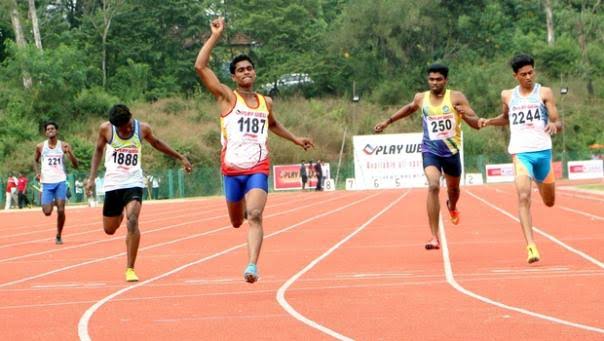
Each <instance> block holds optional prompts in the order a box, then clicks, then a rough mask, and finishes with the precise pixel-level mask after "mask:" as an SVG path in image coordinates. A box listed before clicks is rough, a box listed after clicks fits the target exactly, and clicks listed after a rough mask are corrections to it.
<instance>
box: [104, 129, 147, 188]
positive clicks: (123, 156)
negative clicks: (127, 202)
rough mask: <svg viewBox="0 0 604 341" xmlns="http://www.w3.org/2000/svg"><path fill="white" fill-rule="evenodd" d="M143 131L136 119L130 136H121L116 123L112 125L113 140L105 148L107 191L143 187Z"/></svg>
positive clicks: (105, 186)
mask: <svg viewBox="0 0 604 341" xmlns="http://www.w3.org/2000/svg"><path fill="white" fill-rule="evenodd" d="M141 150H142V143H141V131H140V123H139V122H138V120H134V130H133V132H132V135H131V136H130V137H128V138H121V137H120V136H119V135H118V133H117V129H116V128H115V126H114V125H111V141H109V142H108V143H107V148H105V178H104V179H103V189H104V190H105V192H108V191H113V190H116V189H124V188H132V187H142V188H144V187H145V185H144V183H143V169H142V168H141Z"/></svg>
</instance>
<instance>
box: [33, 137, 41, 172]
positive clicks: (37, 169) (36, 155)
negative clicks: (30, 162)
mask: <svg viewBox="0 0 604 341" xmlns="http://www.w3.org/2000/svg"><path fill="white" fill-rule="evenodd" d="M41 156H42V144H41V143H40V144H38V145H37V146H36V151H35V152H34V172H35V173H36V180H38V181H40V167H39V164H40V157H41Z"/></svg>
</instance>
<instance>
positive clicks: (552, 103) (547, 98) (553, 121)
mask: <svg viewBox="0 0 604 341" xmlns="http://www.w3.org/2000/svg"><path fill="white" fill-rule="evenodd" d="M541 98H542V99H543V103H544V104H545V107H546V108H547V114H548V122H547V125H546V126H545V132H546V133H548V134H552V135H553V134H555V133H557V132H559V131H560V130H562V121H561V120H560V115H559V114H558V109H557V108H556V100H555V98H554V94H553V92H552V89H551V88H548V87H541Z"/></svg>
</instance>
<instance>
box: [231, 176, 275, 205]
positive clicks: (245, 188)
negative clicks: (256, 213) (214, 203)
mask: <svg viewBox="0 0 604 341" xmlns="http://www.w3.org/2000/svg"><path fill="white" fill-rule="evenodd" d="M254 188H259V189H261V190H263V191H265V192H267V193H268V175H266V174H264V173H256V174H248V175H225V176H224V194H225V195H226V200H227V201H230V202H237V201H240V200H241V199H243V197H244V196H245V195H246V194H247V192H249V191H250V190H252V189H254Z"/></svg>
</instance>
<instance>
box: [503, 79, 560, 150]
mask: <svg viewBox="0 0 604 341" xmlns="http://www.w3.org/2000/svg"><path fill="white" fill-rule="evenodd" d="M540 90H541V84H538V83H536V84H535V86H534V87H533V91H532V92H531V93H530V94H529V95H528V96H521V95H520V87H519V86H516V87H515V88H514V90H512V97H511V99H510V101H509V102H508V108H509V113H508V116H509V121H510V144H509V146H508V152H509V153H510V154H517V153H526V152H538V151H541V150H548V149H552V139H551V137H550V135H549V134H548V133H546V132H545V126H546V125H547V122H548V112H547V108H546V107H545V104H544V103H543V100H542V98H541V93H540Z"/></svg>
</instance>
